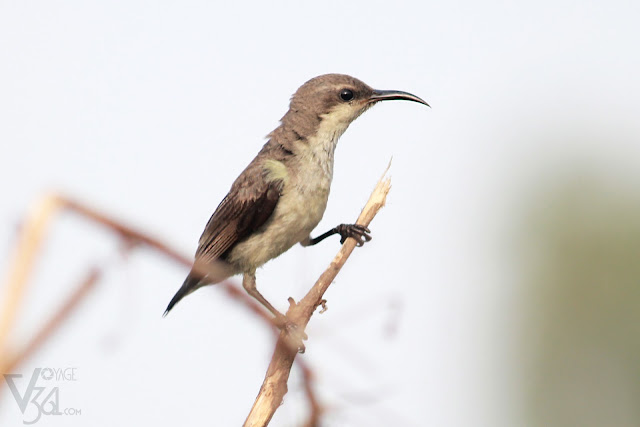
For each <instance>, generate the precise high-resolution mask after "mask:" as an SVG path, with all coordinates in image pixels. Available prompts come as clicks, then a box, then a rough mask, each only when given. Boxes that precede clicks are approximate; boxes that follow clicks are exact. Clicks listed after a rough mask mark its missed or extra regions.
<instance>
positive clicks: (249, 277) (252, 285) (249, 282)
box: [242, 273, 285, 319]
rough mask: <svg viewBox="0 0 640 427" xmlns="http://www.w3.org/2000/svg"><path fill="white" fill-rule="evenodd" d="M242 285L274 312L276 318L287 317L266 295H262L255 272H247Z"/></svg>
mask: <svg viewBox="0 0 640 427" xmlns="http://www.w3.org/2000/svg"><path fill="white" fill-rule="evenodd" d="M242 287H243V288H244V290H245V291H247V293H248V294H249V295H251V296H252V297H254V298H255V299H257V300H258V302H259V303H260V304H262V305H263V306H265V307H266V309H267V310H269V311H270V312H271V314H273V315H274V316H275V317H276V319H278V318H279V319H283V318H284V317H285V315H284V314H282V313H280V312H279V311H278V310H276V308H275V307H274V306H272V305H271V303H270V302H269V301H267V299H266V298H265V297H263V296H262V294H261V293H260V292H258V288H257V287H256V274H255V273H245V274H244V275H243V276H242Z"/></svg>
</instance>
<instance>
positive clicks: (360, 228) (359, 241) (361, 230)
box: [336, 224, 371, 246]
mask: <svg viewBox="0 0 640 427" xmlns="http://www.w3.org/2000/svg"><path fill="white" fill-rule="evenodd" d="M336 231H337V232H338V234H340V237H341V239H340V243H344V241H345V240H347V238H349V237H353V238H354V239H356V245H357V246H362V245H364V244H365V242H368V241H369V240H371V235H370V234H369V233H371V230H369V229H368V228H367V227H365V226H364V225H360V224H340V225H339V226H337V227H336Z"/></svg>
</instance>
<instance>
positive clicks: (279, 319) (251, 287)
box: [242, 272, 307, 353]
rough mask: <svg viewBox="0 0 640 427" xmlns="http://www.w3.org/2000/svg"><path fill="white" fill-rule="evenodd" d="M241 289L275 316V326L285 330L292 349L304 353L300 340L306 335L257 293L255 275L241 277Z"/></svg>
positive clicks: (247, 274) (305, 337) (246, 274)
mask: <svg viewBox="0 0 640 427" xmlns="http://www.w3.org/2000/svg"><path fill="white" fill-rule="evenodd" d="M242 287H243V288H244V289H245V290H246V291H247V293H248V294H249V295H251V296H252V297H254V298H255V299H256V300H258V302H260V304H262V305H263V306H265V307H266V309H267V310H269V311H270V312H271V314H273V315H274V316H275V325H276V326H277V327H278V328H279V329H282V330H286V331H287V333H288V334H289V336H290V337H291V338H290V339H291V345H292V346H293V347H294V348H297V349H298V351H299V352H300V353H304V350H305V347H304V344H303V342H302V340H306V339H307V334H305V333H304V331H302V332H299V331H298V325H296V324H295V323H294V322H292V321H291V320H289V318H288V317H287V316H285V315H284V314H282V313H280V312H279V311H278V310H276V308H275V307H274V306H272V305H271V303H270V302H269V301H267V299H266V298H265V297H263V296H262V294H261V293H260V292H258V288H257V287H256V273H255V272H251V273H244V275H243V276H242Z"/></svg>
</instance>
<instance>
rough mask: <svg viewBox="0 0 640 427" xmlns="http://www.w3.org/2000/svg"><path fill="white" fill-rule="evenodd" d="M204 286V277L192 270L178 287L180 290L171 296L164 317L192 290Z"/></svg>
mask: <svg viewBox="0 0 640 427" xmlns="http://www.w3.org/2000/svg"><path fill="white" fill-rule="evenodd" d="M201 286H202V278H201V277H199V276H197V275H195V274H194V273H193V272H190V273H189V275H188V276H187V278H186V279H184V283H183V284H182V286H180V289H178V292H176V294H175V295H174V296H173V298H171V301H170V302H169V305H168V306H167V309H166V310H165V311H164V314H163V315H162V317H164V316H166V315H167V314H168V313H169V311H171V309H172V308H173V306H174V305H176V304H177V303H178V301H180V300H181V299H182V298H184V297H186V296H187V295H189V294H190V293H191V292H193V291H195V290H196V289H198V288H199V287H201Z"/></svg>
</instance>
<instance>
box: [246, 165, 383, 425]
mask: <svg viewBox="0 0 640 427" xmlns="http://www.w3.org/2000/svg"><path fill="white" fill-rule="evenodd" d="M388 169H389V167H387V169H386V170H385V173H384V174H383V176H382V177H381V178H380V180H379V181H378V184H377V185H376V187H375V189H374V190H373V192H372V193H371V196H370V197H369V201H368V202H367V204H366V205H365V206H364V208H363V209H362V212H361V213H360V216H359V217H358V220H357V222H356V223H357V224H360V225H364V226H365V227H366V226H368V225H369V224H370V223H371V220H373V218H374V217H375V216H376V214H377V213H378V211H379V210H380V209H381V208H382V207H383V206H384V204H385V201H386V197H387V194H388V193H389V190H390V189H391V180H390V178H385V175H386V173H387V171H388ZM355 246H356V241H355V239H352V238H348V239H347V240H346V241H345V243H344V244H343V245H342V247H341V248H340V251H339V252H338V254H337V255H336V256H335V257H334V259H333V261H332V262H331V264H330V265H329V267H327V269H326V270H325V272H324V273H322V275H321V276H320V278H319V279H318V280H317V281H316V283H315V284H314V285H313V287H312V288H311V290H310V291H309V292H308V293H307V294H306V295H305V296H304V298H302V300H301V301H300V302H299V303H298V304H292V305H291V306H290V307H289V310H288V311H287V317H288V318H289V320H291V321H292V322H294V323H295V324H296V325H297V326H298V328H299V329H300V331H304V329H305V328H306V326H307V323H309V320H310V319H311V316H312V315H313V312H314V311H315V309H316V308H317V307H318V306H320V305H322V301H323V299H322V297H323V295H324V293H325V292H326V290H327V289H328V288H329V285H331V283H332V282H333V280H334V279H335V277H336V275H337V274H338V272H339V271H340V269H341V268H342V266H343V265H344V264H345V262H346V261H347V259H348V258H349V256H350V255H351V252H353V249H354V248H355ZM291 341H292V339H291V337H290V336H289V335H288V333H287V331H286V330H285V331H282V332H281V333H280V336H279V337H278V341H277V343H276V347H275V350H274V352H273V356H272V357H271V362H270V363H269V367H268V368H267V374H266V376H265V378H264V381H263V383H262V387H260V392H259V393H258V396H257V397H256V400H255V402H254V404H253V407H252V408H251V411H250V412H249V415H248V416H247V419H246V420H245V423H244V425H245V427H248V426H251V427H258V426H266V425H267V424H269V421H271V418H272V417H273V414H274V413H275V411H276V410H277V409H278V407H279V406H280V404H281V402H282V399H283V398H284V395H285V394H286V393H287V381H288V379H289V374H290V372H291V366H292V365H293V361H294V360H295V358H296V355H297V354H298V352H297V346H296V345H295V344H294V343H292V342H291ZM311 403H312V406H313V402H311Z"/></svg>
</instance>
